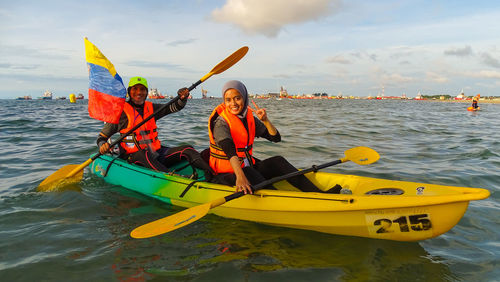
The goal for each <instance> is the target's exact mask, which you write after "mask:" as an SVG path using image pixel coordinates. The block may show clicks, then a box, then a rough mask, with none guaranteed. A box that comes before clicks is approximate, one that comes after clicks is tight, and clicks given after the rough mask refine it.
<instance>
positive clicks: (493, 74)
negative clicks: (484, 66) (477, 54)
mask: <svg viewBox="0 0 500 282" xmlns="http://www.w3.org/2000/svg"><path fill="white" fill-rule="evenodd" d="M467 76H470V77H476V78H495V79H500V71H491V70H483V71H479V72H470V73H467Z"/></svg>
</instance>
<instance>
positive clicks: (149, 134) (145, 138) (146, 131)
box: [120, 101, 161, 154]
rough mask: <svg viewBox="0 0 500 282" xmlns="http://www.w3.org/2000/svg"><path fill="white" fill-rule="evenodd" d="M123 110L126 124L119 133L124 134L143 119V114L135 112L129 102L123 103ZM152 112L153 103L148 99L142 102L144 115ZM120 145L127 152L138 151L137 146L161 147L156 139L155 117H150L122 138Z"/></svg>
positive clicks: (142, 147)
mask: <svg viewBox="0 0 500 282" xmlns="http://www.w3.org/2000/svg"><path fill="white" fill-rule="evenodd" d="M123 112H124V113H125V114H126V115H127V118H128V125H127V127H126V128H124V129H122V130H120V133H122V134H125V133H127V132H128V131H129V130H130V129H132V128H133V127H134V126H135V125H137V124H139V123H140V122H142V121H143V116H141V115H140V114H139V112H137V111H136V110H135V109H134V107H132V106H131V105H130V104H129V103H125V106H124V107H123ZM152 114H153V104H152V103H151V102H149V101H145V102H144V117H148V116H150V115H152ZM120 146H121V147H122V148H123V149H125V151H126V152H127V153H128V154H132V153H135V152H137V151H139V148H141V149H145V148H148V147H151V149H153V150H154V151H156V150H158V149H160V148H161V143H160V140H159V139H158V130H157V128H156V122H155V118H151V119H150V120H148V121H147V122H146V123H145V124H143V125H142V126H141V127H139V128H138V129H136V130H135V131H134V132H133V133H131V134H130V135H128V136H127V137H125V138H123V140H122V142H120Z"/></svg>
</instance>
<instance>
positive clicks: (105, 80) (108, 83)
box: [87, 63, 127, 99]
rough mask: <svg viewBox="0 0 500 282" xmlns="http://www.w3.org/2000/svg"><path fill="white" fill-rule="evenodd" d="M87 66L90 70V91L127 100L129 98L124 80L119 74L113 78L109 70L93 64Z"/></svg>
mask: <svg viewBox="0 0 500 282" xmlns="http://www.w3.org/2000/svg"><path fill="white" fill-rule="evenodd" d="M87 64H88V66H89V68H90V72H89V88H90V89H93V90H96V91H98V92H101V93H104V94H108V95H112V96H115V97H118V98H124V99H125V98H126V97H127V90H126V89H125V86H124V85H123V81H122V78H121V77H120V76H119V75H118V73H117V74H116V75H115V76H114V77H112V76H111V73H110V72H109V70H108V69H107V68H105V67H102V66H99V65H95V64H92V63H87Z"/></svg>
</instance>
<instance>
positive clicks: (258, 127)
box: [255, 118, 281, 143]
mask: <svg viewBox="0 0 500 282" xmlns="http://www.w3.org/2000/svg"><path fill="white" fill-rule="evenodd" d="M276 131H277V130H276ZM255 136H256V137H261V138H265V139H267V140H269V141H271V142H274V143H277V142H280V141H281V135H280V132H279V131H277V132H276V135H271V134H270V133H269V131H268V130H267V127H266V126H265V125H264V123H262V121H260V119H258V118H255Z"/></svg>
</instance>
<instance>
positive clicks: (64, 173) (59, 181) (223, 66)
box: [37, 46, 248, 192]
mask: <svg viewBox="0 0 500 282" xmlns="http://www.w3.org/2000/svg"><path fill="white" fill-rule="evenodd" d="M247 52H248V47H247V46H244V47H241V48H240V49H238V50H237V51H236V52H234V53H233V54H231V55H230V56H229V57H227V58H226V59H224V60H223V61H222V62H220V63H219V64H217V65H216V66H215V67H214V68H213V69H212V70H211V71H210V72H208V73H207V74H206V75H205V76H203V77H202V78H201V79H200V80H198V81H197V82H195V83H193V84H192V85H191V86H190V87H189V88H188V90H189V91H191V90H193V89H195V88H196V86H198V85H200V84H201V83H202V82H203V81H205V80H207V79H208V78H210V77H211V76H212V75H214V74H219V73H222V72H223V71H225V70H227V69H229V68H230V67H232V66H233V65H234V64H236V63H237V62H238V61H239V60H240V59H241V58H243V57H244V56H245V55H246V53H247ZM178 99H179V97H178V96H177V97H175V98H173V99H172V100H170V101H169V102H168V103H166V104H165V105H163V106H162V107H161V108H159V109H158V110H157V111H155V112H154V113H153V114H152V115H150V116H148V117H146V118H145V119H144V120H143V121H142V122H140V123H139V124H137V125H136V126H134V127H133V128H132V129H130V130H129V131H128V132H127V133H125V134H123V135H122V136H121V137H120V138H118V139H117V140H115V141H114V142H113V143H111V144H110V146H109V147H110V148H112V147H113V146H115V145H117V144H118V143H120V142H121V141H122V140H123V138H125V137H126V136H127V135H130V134H131V133H132V132H134V131H135V130H136V129H137V128H139V127H141V126H142V125H143V124H144V123H146V122H147V121H149V120H150V119H151V118H153V117H154V116H155V115H156V114H158V112H160V111H162V110H164V109H165V108H167V107H168V106H170V105H171V104H172V103H174V102H175V101H177V100H178ZM100 155H102V154H101V153H100V152H98V153H97V154H96V155H94V156H93V157H91V158H89V159H88V160H87V161H85V162H84V163H82V164H81V165H76V164H71V165H66V166H63V167H62V168H60V169H59V170H58V171H56V172H54V173H53V174H52V175H50V176H49V177H47V178H46V179H45V180H43V181H42V182H41V183H40V185H39V186H38V188H37V191H39V192H50V191H56V190H57V189H59V188H60V187H63V186H65V185H68V184H71V183H75V182H79V181H80V180H81V179H82V177H83V169H84V168H85V167H86V166H88V165H89V164H90V163H91V162H92V161H94V160H95V159H97V158H98V157H99V156H100Z"/></svg>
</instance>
